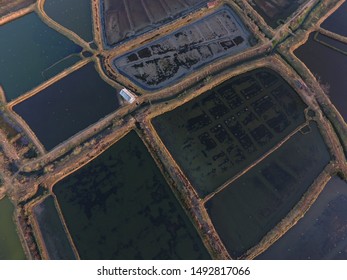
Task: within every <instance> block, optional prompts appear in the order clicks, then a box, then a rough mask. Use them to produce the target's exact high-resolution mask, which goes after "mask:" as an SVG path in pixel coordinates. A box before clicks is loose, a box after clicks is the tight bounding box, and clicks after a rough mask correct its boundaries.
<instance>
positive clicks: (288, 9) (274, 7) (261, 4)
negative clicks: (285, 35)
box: [250, 0, 303, 28]
mask: <svg viewBox="0 0 347 280" xmlns="http://www.w3.org/2000/svg"><path fill="white" fill-rule="evenodd" d="M302 2H303V0H253V1H250V4H251V5H252V6H253V7H254V8H255V10H256V11H257V12H258V13H259V14H260V15H261V16H262V17H263V18H264V19H265V21H266V23H267V24H268V25H270V26H271V27H272V28H277V27H278V26H279V25H280V24H281V23H283V22H284V21H286V19H287V18H288V17H289V16H290V15H291V14H292V13H293V12H295V11H296V10H297V9H298V7H299V6H300V4H301V3H302Z"/></svg>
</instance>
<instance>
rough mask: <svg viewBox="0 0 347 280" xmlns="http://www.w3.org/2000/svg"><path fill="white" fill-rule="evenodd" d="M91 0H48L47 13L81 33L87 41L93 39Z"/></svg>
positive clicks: (46, 4)
mask: <svg viewBox="0 0 347 280" xmlns="http://www.w3.org/2000/svg"><path fill="white" fill-rule="evenodd" d="M91 5H92V1H91V0H73V1H71V0H46V1H45V4H44V10H45V12H46V13H47V15H48V16H49V17H50V18H52V19H53V20H55V21H56V22H58V23H59V24H61V25H62V26H64V27H66V28H68V29H70V30H71V31H73V32H75V33H76V34H77V35H79V36H80V37H81V38H82V39H84V40H85V41H87V42H91V41H93V23H92V9H91Z"/></svg>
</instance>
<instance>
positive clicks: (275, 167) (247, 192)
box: [205, 122, 330, 257]
mask: <svg viewBox="0 0 347 280" xmlns="http://www.w3.org/2000/svg"><path fill="white" fill-rule="evenodd" d="M329 161H330V155H329V152H328V150H327V147H326V145H325V143H324V141H323V139H322V137H321V135H320V132H319V130H318V127H317V125H316V123H313V122H311V123H310V126H309V129H308V128H305V129H303V132H301V131H300V132H298V133H296V134H295V135H294V136H292V137H291V138H290V139H289V140H288V141H287V142H286V143H285V144H284V145H282V146H281V147H280V148H279V149H278V150H276V151H275V152H273V153H272V154H271V155H269V156H268V157H267V158H265V159H264V160H263V161H261V162H260V163H259V164H257V165H256V166H255V167H253V168H252V169H251V170H250V171H248V172H247V173H246V174H244V175H242V176H241V177H240V178H238V179H237V180H236V181H234V182H233V183H231V184H230V185H229V186H227V187H226V188H225V189H224V190H222V191H221V192H219V193H218V194H216V195H215V196H214V197H212V198H211V199H210V200H208V201H207V203H206V204H205V206H206V208H207V211H208V213H209V215H210V217H211V220H212V222H213V224H214V226H215V228H216V230H217V232H218V234H219V236H220V237H221V239H222V241H223V243H224V245H225V246H226V248H227V250H228V251H229V253H230V254H231V255H232V256H233V257H240V256H241V255H242V254H243V253H245V252H246V251H247V250H248V249H250V248H251V247H253V246H255V245H256V244H257V243H258V242H259V241H260V240H261V239H262V238H263V237H264V236H265V235H266V233H268V232H269V231H270V230H271V229H272V228H273V227H274V226H275V225H276V224H278V223H279V222H280V221H281V220H282V219H283V218H284V217H285V216H286V215H287V214H288V213H289V211H290V210H291V209H292V208H293V207H294V206H295V204H296V203H297V202H299V200H300V199H301V197H302V195H303V194H304V193H305V192H306V191H307V189H308V188H309V186H310V185H311V184H312V183H313V181H314V180H315V179H316V178H317V176H318V175H319V174H320V173H321V172H322V171H323V169H324V167H325V166H326V165H327V164H328V163H329Z"/></svg>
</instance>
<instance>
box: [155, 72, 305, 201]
mask: <svg viewBox="0 0 347 280" xmlns="http://www.w3.org/2000/svg"><path fill="white" fill-rule="evenodd" d="M305 107H306V105H305V104H304V103H303V102H302V100H301V99H300V97H299V96H298V95H297V93H296V92H295V91H294V89H293V88H291V87H290V86H289V85H288V83H287V82H286V81H285V80H283V78H282V77H281V76H279V75H278V74H277V73H275V72H274V71H272V70H270V69H265V68H262V69H257V70H254V71H251V72H248V73H245V74H242V75H239V76H237V77H234V78H232V79H230V80H228V81H226V82H224V83H222V84H221V85H219V86H217V87H216V88H214V89H213V90H210V91H208V92H206V93H203V94H202V95H200V96H199V97H197V98H194V99H193V100H191V101H189V102H187V103H185V104H184V105H182V106H180V107H178V108H176V109H174V110H173V111H170V112H167V113H165V114H163V115H160V116H158V117H156V118H155V119H153V124H154V126H155V129H156V130H157V132H158V134H159V136H160V137H161V138H162V139H163V141H164V143H165V145H166V146H167V148H168V150H169V151H170V152H171V153H172V155H173V157H174V158H175V159H176V161H177V162H178V164H179V165H180V166H181V168H182V169H183V171H184V172H185V174H186V176H187V177H188V178H189V180H190V182H191V183H192V184H193V186H194V187H195V189H196V190H197V192H198V193H199V195H200V196H201V197H204V196H206V195H207V194H209V193H211V192H212V191H214V190H215V189H216V188H218V187H219V186H220V185H221V184H223V183H225V182H226V181H227V180H228V179H230V178H232V177H233V176H234V175H236V174H237V173H238V172H240V171H241V170H243V169H244V168H246V167H247V166H249V165H250V164H252V162H254V161H255V160H256V159H258V158H259V157H260V156H261V155H263V154H264V153H266V152H267V151H268V150H270V149H271V148H273V146H274V145H275V144H276V143H278V142H280V141H281V139H283V138H284V137H285V136H287V135H288V134H289V133H290V132H291V131H293V130H294V129H295V128H297V127H298V126H299V125H300V124H302V123H304V121H305V117H304V109H305Z"/></svg>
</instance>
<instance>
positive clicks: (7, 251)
mask: <svg viewBox="0 0 347 280" xmlns="http://www.w3.org/2000/svg"><path fill="white" fill-rule="evenodd" d="M13 211H14V207H13V205H12V203H11V202H10V200H9V199H8V198H6V197H5V198H3V199H1V200H0V260H24V259H26V257H25V254H24V251H23V248H22V244H21V243H20V241H19V237H18V234H17V231H16V226H15V224H14V222H13V220H12V217H13Z"/></svg>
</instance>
